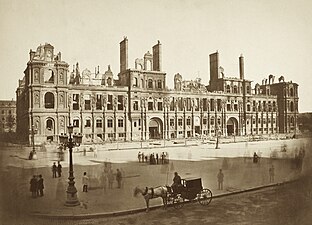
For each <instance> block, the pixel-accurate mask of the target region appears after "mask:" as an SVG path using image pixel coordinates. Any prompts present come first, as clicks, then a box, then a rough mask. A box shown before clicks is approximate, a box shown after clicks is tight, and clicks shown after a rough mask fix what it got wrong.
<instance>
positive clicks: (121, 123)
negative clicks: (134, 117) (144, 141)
mask: <svg viewBox="0 0 312 225" xmlns="http://www.w3.org/2000/svg"><path fill="white" fill-rule="evenodd" d="M118 127H123V119H118Z"/></svg>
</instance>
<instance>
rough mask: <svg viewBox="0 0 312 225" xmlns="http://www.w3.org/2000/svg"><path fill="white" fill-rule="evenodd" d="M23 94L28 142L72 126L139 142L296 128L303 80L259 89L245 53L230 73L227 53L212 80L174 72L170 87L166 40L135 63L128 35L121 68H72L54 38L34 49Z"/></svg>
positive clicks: (214, 60)
mask: <svg viewBox="0 0 312 225" xmlns="http://www.w3.org/2000/svg"><path fill="white" fill-rule="evenodd" d="M29 55H30V56H29V61H28V63H27V67H26V70H25V71H24V74H25V75H24V77H23V79H22V80H20V81H19V87H18V88H17V90H16V96H17V103H16V105H17V131H18V133H19V135H20V137H22V139H24V140H30V139H31V132H30V129H31V128H32V127H33V128H34V129H35V130H36V132H35V133H36V134H35V142H36V143H41V142H44V141H47V140H51V141H57V140H58V135H59V134H61V133H65V132H66V127H67V126H68V125H69V124H72V125H73V126H74V132H76V133H82V134H83V135H84V141H90V140H100V141H104V142H105V141H112V140H120V141H133V140H137V141H139V140H149V139H175V138H187V137H195V136H216V135H221V136H232V135H261V134H276V133H294V132H296V130H297V128H298V126H297V116H298V85H297V84H296V83H292V82H285V81H284V78H283V77H280V78H279V80H278V82H274V81H275V79H274V76H273V75H270V76H269V77H268V79H264V80H263V82H262V84H261V85H260V84H256V86H255V88H254V89H252V86H251V81H250V80H247V79H245V74H244V57H243V56H241V57H239V68H240V69H239V70H240V71H239V78H236V77H233V78H232V77H226V76H225V73H224V69H223V68H222V67H221V66H220V61H219V53H218V52H216V53H213V54H211V55H210V56H209V58H210V82H209V85H204V84H202V83H201V80H200V78H196V79H195V80H190V81H186V80H183V78H182V76H181V75H180V74H176V75H174V88H173V89H169V88H167V86H166V73H165V72H163V71H162V45H161V43H160V42H159V41H158V43H157V44H155V45H154V46H153V47H152V53H150V52H149V51H148V52H147V53H146V54H144V56H143V58H138V59H136V60H135V67H134V68H129V66H128V39H127V38H124V39H123V40H122V41H121V42H120V71H119V73H118V78H117V79H114V75H113V72H112V71H111V68H110V66H108V68H107V70H106V71H105V72H104V73H101V72H100V70H99V67H97V68H95V71H94V72H91V71H90V70H88V69H85V70H83V71H82V72H80V69H79V64H78V63H77V64H76V65H75V66H73V70H71V71H70V70H69V65H68V64H67V63H66V62H65V61H62V57H61V53H60V52H59V53H57V54H55V52H54V47H53V46H51V45H50V44H45V45H40V46H39V47H38V48H37V50H36V51H32V50H30V53H29Z"/></svg>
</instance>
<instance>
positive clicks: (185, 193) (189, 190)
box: [168, 178, 212, 208]
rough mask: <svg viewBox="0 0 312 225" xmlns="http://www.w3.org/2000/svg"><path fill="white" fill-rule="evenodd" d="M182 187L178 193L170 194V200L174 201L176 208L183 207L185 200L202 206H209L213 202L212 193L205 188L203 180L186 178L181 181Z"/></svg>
mask: <svg viewBox="0 0 312 225" xmlns="http://www.w3.org/2000/svg"><path fill="white" fill-rule="evenodd" d="M181 183H182V186H181V187H180V188H178V190H177V192H176V193H175V192H172V193H169V194H168V200H169V201H172V203H173V207H174V208H181V207H183V205H184V204H183V203H184V201H185V200H187V201H193V200H197V201H198V202H199V203H200V204H201V205H204V206H205V205H209V203H210V202H211V200H212V192H211V190H209V189H208V188H203V186H202V181H201V178H186V179H182V180H181Z"/></svg>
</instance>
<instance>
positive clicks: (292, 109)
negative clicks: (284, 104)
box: [290, 102, 294, 112]
mask: <svg viewBox="0 0 312 225" xmlns="http://www.w3.org/2000/svg"><path fill="white" fill-rule="evenodd" d="M290 111H291V112H293V111H294V103H293V102H290Z"/></svg>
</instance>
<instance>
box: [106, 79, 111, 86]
mask: <svg viewBox="0 0 312 225" xmlns="http://www.w3.org/2000/svg"><path fill="white" fill-rule="evenodd" d="M107 85H108V86H112V78H110V77H109V78H107Z"/></svg>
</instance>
